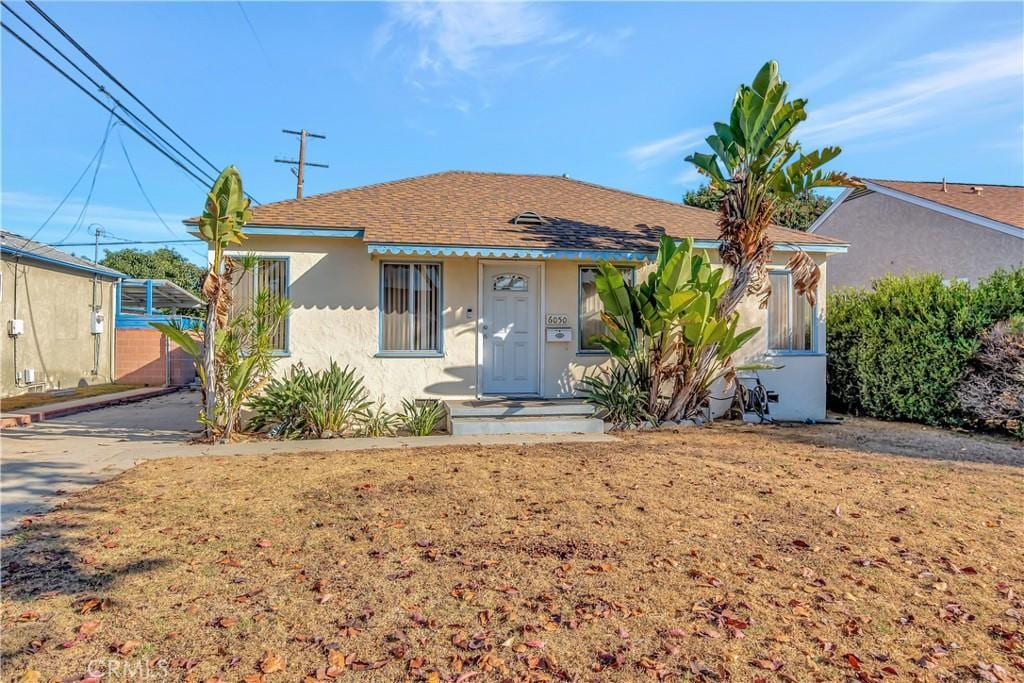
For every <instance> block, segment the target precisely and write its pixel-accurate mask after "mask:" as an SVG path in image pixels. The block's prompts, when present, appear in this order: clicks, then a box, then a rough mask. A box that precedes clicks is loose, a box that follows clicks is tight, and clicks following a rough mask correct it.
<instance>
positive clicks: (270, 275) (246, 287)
mask: <svg viewBox="0 0 1024 683" xmlns="http://www.w3.org/2000/svg"><path fill="white" fill-rule="evenodd" d="M260 292H268V293H269V294H270V296H272V297H275V298H281V299H284V298H287V297H288V259H287V258H285V257H282V256H267V257H261V258H260V259H258V260H257V261H256V265H255V266H254V267H253V268H252V269H251V270H248V271H246V272H245V273H243V274H242V275H241V277H239V279H238V281H237V282H236V283H235V286H234V291H233V292H232V301H231V307H232V313H234V312H237V311H240V310H242V309H243V308H244V307H246V306H250V305H252V302H253V300H255V298H256V297H257V296H259V294H260ZM270 348H271V350H272V351H275V352H277V353H287V352H288V318H285V319H284V321H283V322H282V323H281V324H280V325H278V326H277V328H276V329H275V330H274V331H273V332H272V333H271V335H270Z"/></svg>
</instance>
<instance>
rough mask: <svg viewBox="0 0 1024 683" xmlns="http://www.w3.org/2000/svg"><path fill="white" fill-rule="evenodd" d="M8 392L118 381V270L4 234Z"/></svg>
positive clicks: (4, 385)
mask: <svg viewBox="0 0 1024 683" xmlns="http://www.w3.org/2000/svg"><path fill="white" fill-rule="evenodd" d="M0 257H2V261H3V268H2V270H0V307H2V310H3V321H4V322H3V324H4V328H5V329H4V331H3V343H2V353H0V363H2V365H3V368H2V370H0V396H3V397H7V396H12V395H16V394H21V393H24V392H27V391H48V390H50V389H64V388H74V387H79V386H83V385H87V384H100V383H105V382H112V381H113V379H114V310H115V308H116V290H117V282H118V280H120V279H121V278H123V277H125V275H124V274H123V273H119V272H118V271H116V270H111V269H110V268H105V267H103V266H100V265H97V264H95V263H93V262H92V261H86V260H85V259H81V258H78V257H77V256H74V255H72V254H68V253H67V252H64V251H61V250H60V249H55V248H53V247H51V246H48V245H46V244H42V243H40V242H35V241H32V240H30V239H27V238H25V237H22V236H21V235H16V234H14V233H12V232H8V231H6V230H3V231H0Z"/></svg>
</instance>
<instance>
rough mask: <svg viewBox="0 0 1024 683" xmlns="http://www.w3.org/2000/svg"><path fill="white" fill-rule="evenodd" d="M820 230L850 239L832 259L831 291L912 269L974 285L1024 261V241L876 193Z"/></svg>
mask: <svg viewBox="0 0 1024 683" xmlns="http://www.w3.org/2000/svg"><path fill="white" fill-rule="evenodd" d="M817 233H818V234H820V235H828V236H830V237H838V238H840V239H842V240H844V241H846V242H849V243H850V250H849V251H848V252H847V253H845V254H837V255H836V256H835V257H834V258H832V259H831V260H830V261H829V271H830V272H829V282H828V286H829V289H835V288H836V287H847V286H850V287H866V286H868V285H870V284H871V281H872V280H874V279H876V278H879V277H882V276H883V275H886V274H890V273H891V274H894V275H901V274H904V273H910V272H916V273H941V274H942V275H943V277H945V278H950V279H956V278H968V279H969V280H970V281H971V282H972V283H974V282H977V281H978V280H980V279H982V278H984V277H985V276H986V275H989V274H990V273H992V272H993V271H994V270H996V269H998V268H1001V267H1002V268H1015V267H1018V266H1020V265H1021V264H1024V239H1021V238H1019V237H1014V236H1013V235H1007V234H1004V233H1001V232H998V231H996V230H992V229H990V228H986V227H983V226H980V225H975V224H974V223H968V222H967V221H964V220H960V219H959V218H954V217H952V216H947V215H945V214H942V213H939V212H937V211H932V210H931V209H926V208H924V207H921V206H916V205H914V204H911V203H909V202H904V201H901V200H899V199H895V198H893V197H888V196H886V195H883V194H878V193H872V194H868V195H864V196H861V197H857V198H855V199H848V200H846V201H845V202H843V203H842V204H841V205H840V206H839V207H837V208H836V210H835V211H833V212H832V215H830V216H829V217H828V218H826V219H825V221H824V222H823V223H822V224H821V226H820V227H819V228H818V229H817Z"/></svg>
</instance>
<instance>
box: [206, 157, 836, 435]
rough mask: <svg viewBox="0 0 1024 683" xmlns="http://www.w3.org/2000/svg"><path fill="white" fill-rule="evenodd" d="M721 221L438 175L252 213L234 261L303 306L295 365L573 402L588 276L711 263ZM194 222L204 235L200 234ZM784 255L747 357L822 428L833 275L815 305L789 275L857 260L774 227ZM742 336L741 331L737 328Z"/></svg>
mask: <svg viewBox="0 0 1024 683" xmlns="http://www.w3.org/2000/svg"><path fill="white" fill-rule="evenodd" d="M715 221H716V214H715V213H713V212H710V211H705V210H703V209H698V208H694V207H689V206H684V205H683V204H677V203H675V202H669V201H664V200H661V199H654V198H651V197H645V196H641V195H638V194H633V193H631V192H624V191H621V190H614V189H611V188H607V187H602V186H600V185H594V184H591V183H587V182H581V181H579V180H574V179H569V178H567V177H564V176H540V175H515V174H500V173H470V172H445V173H437V174H433V175H426V176H420V177H415V178H408V179H404V180H397V181H393V182H384V183H379V184H375V185H367V186H365V187H357V188H353V189H348V190H339V191H336V192H328V193H325V194H320V195H314V196H310V197H306V198H304V199H297V200H287V201H281V202H275V203H272V204H264V205H262V206H257V207H255V208H254V209H253V214H252V220H251V221H250V222H249V223H248V225H247V226H246V228H245V233H246V234H247V235H248V236H249V238H248V239H247V240H245V242H244V243H243V245H242V246H241V247H239V253H242V252H255V253H257V254H258V255H259V256H260V258H261V261H260V265H259V266H258V268H257V270H256V272H255V274H254V275H253V277H252V280H251V281H250V282H249V283H248V286H249V287H252V288H255V289H260V288H269V289H270V290H271V291H273V292H277V293H279V294H281V295H285V296H287V297H288V298H289V299H290V300H291V302H292V305H293V308H292V311H291V314H290V317H289V319H288V321H287V324H286V325H285V328H284V329H283V330H282V331H281V333H280V335H279V338H278V340H277V343H278V346H279V352H280V353H281V355H282V356H284V357H286V359H287V360H286V362H284V363H280V364H279V368H280V369H281V370H284V369H285V368H287V366H289V365H291V364H294V363H298V362H302V363H303V364H305V365H306V366H307V367H312V368H320V367H323V366H325V365H327V364H328V362H329V361H330V360H331V359H334V360H336V361H337V362H338V363H340V364H342V365H345V364H348V365H351V366H352V367H354V368H356V369H357V370H358V371H359V372H360V373H361V374H362V376H363V377H364V378H365V380H366V383H367V386H368V388H369V389H370V391H371V392H372V393H373V394H374V395H376V396H380V397H382V398H383V399H385V400H386V402H388V403H390V404H392V405H394V404H396V403H398V402H399V400H400V399H402V398H441V399H464V400H473V399H478V398H486V397H516V398H523V397H534V398H546V399H558V398H571V397H574V396H577V395H578V383H579V381H580V378H581V377H583V375H584V373H587V372H592V371H595V370H596V369H597V368H598V366H600V365H602V364H605V363H607V362H608V356H607V355H605V354H604V353H603V352H602V351H601V349H600V348H599V347H598V346H596V345H595V344H593V343H592V342H591V341H590V338H591V337H592V336H593V335H595V334H597V333H599V332H600V331H601V329H602V326H603V323H602V322H601V320H600V308H601V305H600V301H599V299H598V295H597V291H596V288H595V284H594V277H595V264H597V263H598V262H599V261H602V260H606V261H609V262H613V263H616V264H619V265H620V266H621V267H622V268H623V269H624V270H626V271H630V272H631V273H632V272H633V271H636V276H640V274H641V272H642V271H643V269H644V268H645V267H647V265H648V264H649V262H650V261H651V260H652V259H653V257H654V255H655V253H656V251H657V248H658V242H659V239H660V237H661V236H662V235H663V234H667V235H669V236H671V237H673V238H679V239H681V238H686V237H691V238H693V239H694V240H696V246H698V247H700V248H704V249H707V250H708V251H709V253H710V254H711V255H712V257H713V258H715V259H716V260H717V257H718V254H717V251H716V248H717V246H718V242H717V235H718V228H717V227H716V224H715ZM193 222H194V221H193ZM771 237H772V238H773V239H774V240H775V242H776V243H777V254H776V258H775V261H774V263H773V272H772V274H771V278H772V284H773V286H774V294H773V295H772V298H771V302H770V304H769V306H768V310H767V311H765V310H761V309H759V308H758V306H757V303H756V302H754V301H750V302H748V303H746V304H745V305H744V307H743V310H742V317H743V320H742V323H743V324H745V325H746V326H755V325H756V326H760V327H761V332H760V333H759V334H758V335H757V336H756V337H755V338H754V339H753V340H752V341H751V342H750V343H749V344H748V346H747V347H745V348H744V349H743V350H742V359H743V360H753V359H759V360H762V359H770V360H771V361H773V362H775V363H776V364H778V365H781V366H784V367H782V368H780V369H778V370H770V371H765V372H763V373H762V375H761V379H762V381H763V383H764V384H765V385H766V387H767V388H768V389H769V390H770V391H775V392H778V394H779V402H778V404H777V405H773V406H772V412H773V415H774V416H775V417H777V418H780V419H792V420H807V419H820V418H823V417H824V416H825V356H824V350H825V297H824V296H823V294H824V289H823V288H824V282H825V280H824V278H822V284H821V287H822V291H821V295H819V297H818V303H817V305H816V306H813V307H812V306H809V305H808V304H807V302H806V300H805V299H803V298H801V297H800V296H797V295H796V294H794V292H793V289H792V286H791V282H790V274H789V273H788V272H787V271H786V270H785V269H784V266H783V264H784V263H785V262H786V261H787V260H788V258H789V257H790V256H791V255H792V252H793V251H794V250H796V249H803V250H804V251H806V252H808V253H809V254H810V255H811V256H812V257H813V258H814V259H815V261H816V262H817V263H819V264H820V265H821V266H822V269H823V270H824V267H825V259H826V258H827V257H828V256H830V255H832V254H837V253H842V252H844V251H845V250H846V244H844V243H843V242H842V241H840V240H837V239H834V238H831V237H825V236H823V235H815V234H807V233H804V232H799V231H795V230H787V229H784V228H772V229H771ZM741 326H742V325H741Z"/></svg>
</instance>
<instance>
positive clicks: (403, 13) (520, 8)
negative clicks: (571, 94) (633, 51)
mask: <svg viewBox="0 0 1024 683" xmlns="http://www.w3.org/2000/svg"><path fill="white" fill-rule="evenodd" d="M389 11H390V18H389V20H388V21H387V22H385V23H384V24H383V25H382V26H381V27H380V28H378V30H377V32H376V34H375V35H374V40H373V48H374V51H375V52H380V51H381V50H383V49H384V48H386V47H387V46H389V45H393V44H396V43H398V42H400V41H401V42H403V43H404V42H405V40H406V39H412V40H413V41H414V43H415V45H416V50H415V60H414V67H415V68H417V69H420V70H426V71H431V72H435V73H438V72H444V71H448V70H454V71H460V72H471V71H474V70H477V69H480V68H482V67H484V66H486V65H488V64H489V63H490V62H491V60H493V59H494V58H495V56H496V55H498V54H499V53H502V52H505V51H508V50H509V49H510V48H516V47H520V46H524V45H529V46H530V47H531V52H532V54H533V56H536V49H537V47H539V46H551V45H557V44H561V43H566V42H570V41H573V40H575V39H576V38H577V37H578V36H579V34H578V33H577V32H575V31H572V30H568V29H565V28H564V27H562V26H561V23H560V22H559V20H558V18H557V16H556V15H555V13H554V12H553V10H552V8H551V7H550V6H547V5H532V4H522V3H512V2H488V3H475V2H437V3H427V2H403V3H395V4H392V5H389ZM516 58H517V59H521V58H522V55H517V57H516Z"/></svg>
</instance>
